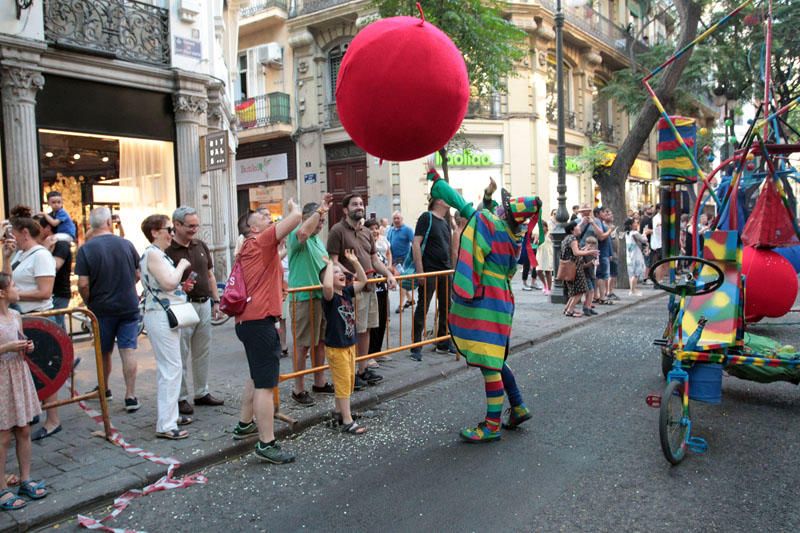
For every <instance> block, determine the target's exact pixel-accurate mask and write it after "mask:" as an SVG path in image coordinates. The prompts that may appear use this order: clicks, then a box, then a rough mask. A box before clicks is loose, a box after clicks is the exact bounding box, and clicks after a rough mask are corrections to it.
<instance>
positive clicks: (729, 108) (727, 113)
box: [712, 83, 738, 161]
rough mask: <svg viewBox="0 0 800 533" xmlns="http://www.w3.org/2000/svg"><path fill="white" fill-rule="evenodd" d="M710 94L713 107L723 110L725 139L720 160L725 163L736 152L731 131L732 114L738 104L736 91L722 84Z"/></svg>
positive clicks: (734, 138) (734, 140)
mask: <svg viewBox="0 0 800 533" xmlns="http://www.w3.org/2000/svg"><path fill="white" fill-rule="evenodd" d="M712 92H713V93H714V105H715V106H717V107H721V108H722V109H723V112H722V117H723V119H722V120H723V124H724V126H725V139H724V141H723V142H722V149H721V156H722V160H723V161H726V160H727V159H728V158H729V157H731V156H732V155H733V152H734V150H736V137H735V134H734V131H733V114H734V109H735V108H736V105H737V104H738V100H737V98H736V96H737V95H736V90H735V89H734V88H733V87H728V86H726V85H725V84H724V83H718V84H717V86H716V87H714V89H713V90H712ZM731 145H733V146H731Z"/></svg>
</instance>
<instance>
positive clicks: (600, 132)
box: [585, 120, 617, 144]
mask: <svg viewBox="0 0 800 533" xmlns="http://www.w3.org/2000/svg"><path fill="white" fill-rule="evenodd" d="M585 133H586V135H587V136H589V137H596V138H598V139H600V140H602V141H603V142H606V143H609V144H617V141H616V137H615V136H614V126H610V125H608V124H603V122H602V121H600V120H594V121H592V122H589V123H588V124H587V125H586V132H585Z"/></svg>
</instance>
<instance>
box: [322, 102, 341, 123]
mask: <svg viewBox="0 0 800 533" xmlns="http://www.w3.org/2000/svg"><path fill="white" fill-rule="evenodd" d="M325 108H326V111H327V113H326V116H325V119H326V120H325V124H326V127H328V128H341V127H342V122H341V121H340V120H339V112H338V111H336V102H333V103H331V104H325Z"/></svg>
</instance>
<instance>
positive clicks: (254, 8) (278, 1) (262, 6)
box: [239, 0, 288, 18]
mask: <svg viewBox="0 0 800 533" xmlns="http://www.w3.org/2000/svg"><path fill="white" fill-rule="evenodd" d="M287 3H288V2H287V1H286V0H266V1H265V0H262V1H260V2H254V3H252V4H250V6H249V7H245V8H242V9H241V10H240V11H239V16H240V17H241V18H247V17H252V16H253V15H258V14H259V13H261V12H262V11H266V10H267V9H270V8H273V7H277V8H279V9H283V10H284V11H286V5H287Z"/></svg>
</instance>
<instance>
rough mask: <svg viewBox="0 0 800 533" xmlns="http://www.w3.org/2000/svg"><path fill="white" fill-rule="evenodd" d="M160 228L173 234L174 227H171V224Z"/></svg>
mask: <svg viewBox="0 0 800 533" xmlns="http://www.w3.org/2000/svg"><path fill="white" fill-rule="evenodd" d="M161 229H163V230H164V231H166V232H167V233H169V234H170V235H175V228H173V227H172V226H169V227H167V228H161Z"/></svg>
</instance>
